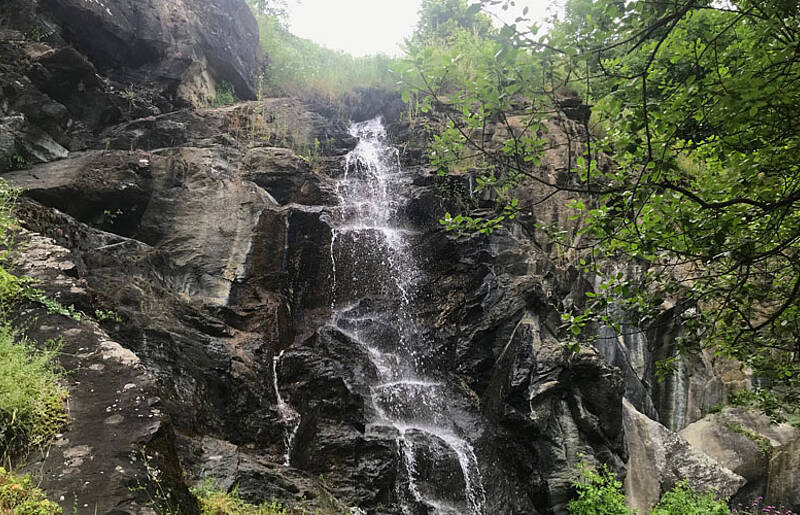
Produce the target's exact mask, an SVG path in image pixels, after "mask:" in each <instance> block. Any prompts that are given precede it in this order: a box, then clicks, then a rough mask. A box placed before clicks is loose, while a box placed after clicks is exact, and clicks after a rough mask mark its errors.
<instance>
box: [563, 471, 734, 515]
mask: <svg viewBox="0 0 800 515" xmlns="http://www.w3.org/2000/svg"><path fill="white" fill-rule="evenodd" d="M580 470H581V478H580V479H579V480H578V481H575V483H574V486H575V488H576V490H577V498H575V499H574V500H572V501H570V503H569V506H568V508H569V512H570V514H572V515H631V514H634V513H636V511H635V510H631V509H630V508H628V506H627V505H626V503H625V494H624V493H623V491H622V482H621V481H620V480H619V479H617V477H616V476H615V475H614V473H613V472H611V471H609V470H608V468H606V467H604V468H602V469H601V470H599V471H597V470H593V469H591V468H589V467H588V466H587V465H585V464H582V465H581V466H580ZM730 513H731V510H730V508H728V505H727V504H725V502H723V501H719V500H716V499H715V498H714V494H713V493H711V492H706V493H703V494H698V493H697V492H695V491H694V490H693V489H692V488H691V487H690V486H689V484H688V482H687V481H682V482H680V483H678V484H677V485H675V487H674V488H672V489H671V490H670V491H668V492H667V493H665V494H664V495H663V496H662V497H661V500H660V501H659V502H658V504H656V506H654V507H653V508H652V510H650V515H687V514H692V515H726V514H730Z"/></svg>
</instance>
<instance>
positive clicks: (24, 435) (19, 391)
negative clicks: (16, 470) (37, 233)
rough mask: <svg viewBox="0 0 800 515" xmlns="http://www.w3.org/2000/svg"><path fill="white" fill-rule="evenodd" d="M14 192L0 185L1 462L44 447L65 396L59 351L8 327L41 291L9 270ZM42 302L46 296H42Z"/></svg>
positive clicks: (60, 419)
mask: <svg viewBox="0 0 800 515" xmlns="http://www.w3.org/2000/svg"><path fill="white" fill-rule="evenodd" d="M15 199H16V191H15V190H14V189H13V188H11V187H9V186H8V184H6V183H5V182H4V181H0V243H1V244H2V248H4V249H7V250H5V251H4V252H3V254H2V255H0V457H1V458H2V461H3V462H4V463H10V462H11V460H12V459H14V458H16V457H18V456H19V455H21V454H24V453H25V452H26V451H27V450H28V449H30V448H31V447H37V446H41V445H44V444H46V443H47V442H49V441H50V440H51V439H52V438H53V437H54V435H55V434H56V433H58V431H59V430H60V428H61V427H62V426H63V425H64V423H65V422H66V420H67V413H66V409H65V406H64V401H65V399H66V395H67V394H66V391H65V390H64V389H63V388H62V387H61V386H60V377H59V374H60V372H59V368H58V366H57V364H56V358H57V354H58V347H57V345H56V344H55V343H51V344H50V345H49V346H48V347H47V348H44V349H42V348H38V347H35V346H33V345H32V344H31V343H29V342H28V341H27V340H25V339H24V338H22V337H21V336H20V335H19V333H18V331H17V330H16V329H15V328H14V326H13V325H12V323H11V321H10V319H9V316H10V312H11V309H12V308H13V307H14V305H16V304H17V302H18V300H19V299H20V298H23V297H27V298H31V297H37V299H36V300H39V299H38V296H39V295H40V293H41V292H39V291H38V290H35V289H33V288H30V287H29V286H27V285H28V283H29V281H28V280H27V279H26V278H24V277H18V276H16V275H14V274H12V273H11V272H9V271H8V269H7V266H8V263H9V262H10V256H11V252H12V251H11V250H9V249H13V248H14V238H15V227H16V219H15V218H14V214H13V211H14V205H15ZM44 298H45V299H46V297H44Z"/></svg>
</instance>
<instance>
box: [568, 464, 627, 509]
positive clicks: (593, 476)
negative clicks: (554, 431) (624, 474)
mask: <svg viewBox="0 0 800 515" xmlns="http://www.w3.org/2000/svg"><path fill="white" fill-rule="evenodd" d="M578 469H579V470H580V472H581V478H580V479H578V480H576V481H574V482H573V483H572V485H573V486H574V487H575V489H576V490H577V491H578V497H577V499H574V500H572V501H570V502H569V504H568V505H567V508H568V509H569V512H570V514H572V515H629V514H631V513H633V512H632V511H631V509H630V508H628V507H627V506H626V505H625V494H624V493H622V482H621V481H620V480H619V479H617V476H616V475H615V474H614V473H613V472H611V471H610V470H609V469H608V466H606V465H603V468H602V469H600V470H599V471H598V470H595V469H592V468H591V467H590V466H589V465H587V464H586V463H581V464H579V465H578Z"/></svg>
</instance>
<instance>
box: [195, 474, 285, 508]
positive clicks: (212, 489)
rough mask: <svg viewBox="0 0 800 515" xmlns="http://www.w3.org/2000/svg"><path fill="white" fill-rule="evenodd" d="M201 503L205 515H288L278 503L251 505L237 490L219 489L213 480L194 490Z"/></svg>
mask: <svg viewBox="0 0 800 515" xmlns="http://www.w3.org/2000/svg"><path fill="white" fill-rule="evenodd" d="M192 493H193V494H194V495H195V496H196V497H197V500H198V501H200V511H201V513H202V514H203V515H286V514H287V511H286V509H285V508H284V507H283V506H281V505H280V504H278V503H277V502H275V501H273V502H265V503H262V504H259V505H255V504H250V503H247V502H245V501H243V500H242V499H241V498H240V497H239V493H238V492H237V490H236V489H234V490H233V491H232V492H226V491H224V490H221V489H219V488H218V487H217V486H216V485H215V483H214V481H213V480H206V482H205V483H203V485H202V486H200V487H198V488H195V489H193V490H192Z"/></svg>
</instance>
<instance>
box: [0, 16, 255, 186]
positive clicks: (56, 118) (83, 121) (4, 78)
mask: <svg viewBox="0 0 800 515" xmlns="http://www.w3.org/2000/svg"><path fill="white" fill-rule="evenodd" d="M0 55H2V56H3V59H2V62H0V171H2V170H7V169H9V168H24V167H25V166H27V165H30V164H34V163H42V162H49V161H53V160H56V159H63V158H65V157H66V156H67V153H68V152H70V151H77V150H83V149H85V148H87V147H91V146H93V144H92V142H91V140H92V139H93V138H94V136H96V135H97V132H98V131H99V130H101V129H104V128H106V127H108V126H110V125H114V124H117V123H119V122H122V121H125V120H134V119H138V118H141V117H145V116H148V115H158V114H160V113H162V112H169V111H173V110H174V109H175V108H176V107H179V106H185V105H192V104H193V105H203V104H206V103H208V102H210V101H212V100H213V99H214V98H215V96H216V94H217V90H216V88H217V87H219V86H220V85H221V84H223V83H229V84H231V85H232V87H233V88H234V89H235V92H236V95H237V96H238V97H239V98H242V99H254V98H255V96H256V92H257V89H258V85H257V81H258V80H259V79H258V76H259V75H260V74H261V73H262V70H263V66H262V63H263V60H264V57H263V55H262V51H261V49H260V45H259V42H258V27H257V24H256V21H255V19H254V18H253V15H252V13H251V12H250V8H249V7H248V6H247V4H246V3H245V2H244V0H212V1H209V2H197V1H193V0H186V1H179V2H167V3H164V2H149V3H142V2H138V1H134V0H131V1H125V2H107V3H104V2H101V1H91V2H85V1H83V0H41V1H40V0H9V1H7V2H5V3H4V5H3V12H2V13H0Z"/></svg>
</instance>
